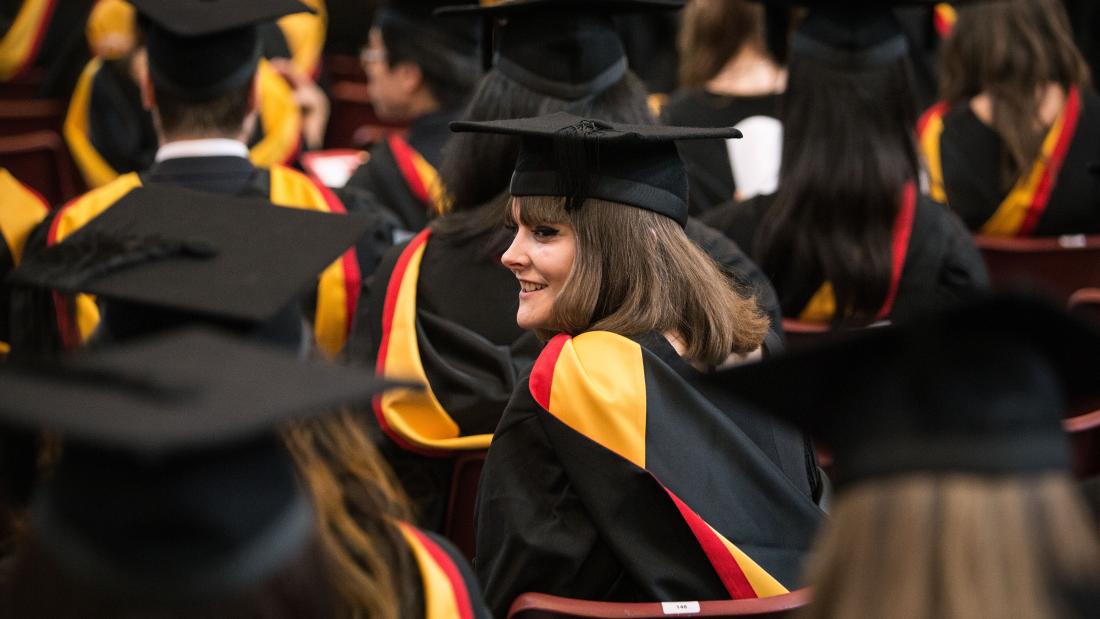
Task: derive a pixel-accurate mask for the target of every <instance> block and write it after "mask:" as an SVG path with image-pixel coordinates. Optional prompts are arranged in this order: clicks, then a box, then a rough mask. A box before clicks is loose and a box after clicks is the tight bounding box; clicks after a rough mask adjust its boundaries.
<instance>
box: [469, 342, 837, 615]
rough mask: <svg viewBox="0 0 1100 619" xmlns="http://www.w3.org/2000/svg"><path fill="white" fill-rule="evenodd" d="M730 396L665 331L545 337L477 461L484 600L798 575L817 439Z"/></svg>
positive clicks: (733, 585) (757, 586)
mask: <svg viewBox="0 0 1100 619" xmlns="http://www.w3.org/2000/svg"><path fill="white" fill-rule="evenodd" d="M733 395H735V394H728V393H726V392H725V390H724V389H723V386H722V385H721V384H719V383H717V382H716V381H714V380H711V379H710V378H709V377H708V375H707V374H704V373H701V372H699V371H697V370H695V369H694V368H692V367H691V366H690V365H688V364H687V363H685V362H684V361H682V360H681V359H680V358H679V357H678V356H677V354H676V353H675V351H674V350H673V349H672V347H671V346H670V345H669V344H668V342H667V341H665V339H664V338H663V337H661V336H650V337H648V338H645V339H643V340H642V341H641V342H640V343H639V342H636V341H633V340H630V339H627V338H624V337H621V336H618V335H614V334H610V333H607V332H590V333H585V334H582V335H579V336H577V337H574V338H570V337H568V336H566V335H559V336H556V337H555V338H554V339H552V340H550V342H549V343H547V345H546V348H545V349H544V350H543V352H542V354H541V355H540V356H539V359H538V361H536V363H535V365H534V366H533V368H532V370H531V371H530V373H529V374H528V375H527V376H525V377H524V379H523V380H522V381H520V384H519V385H518V387H517V389H516V392H515V393H514V394H513V397H512V400H511V401H510V402H509V404H508V407H507V409H506V410H505V412H504V416H503V418H502V419H501V422H500V426H499V427H498V428H497V432H496V435H495V437H494V440H493V444H492V447H490V449H489V455H488V458H487V460H486V462H485V468H484V469H483V472H482V478H481V486H480V489H479V494H478V508H477V510H478V511H477V556H476V559H475V567H476V569H477V572H478V576H479V577H480V579H481V582H482V583H483V585H484V586H485V594H486V600H487V601H488V602H489V607H490V608H491V609H492V610H493V612H494V613H495V614H496V615H497V616H500V617H503V616H504V612H505V611H506V609H507V608H508V606H509V605H510V604H511V603H512V601H513V600H514V599H515V598H516V597H517V596H518V595H520V594H522V593H524V592H528V591H539V592H544V593H549V594H553V595H561V596H566V597H572V598H581V599H587V600H606V601H623V602H630V601H671V600H713V599H730V598H751V597H766V596H769V595H775V594H779V593H783V592H785V591H787V590H791V589H794V588H797V587H798V586H800V585H801V583H800V581H799V573H800V572H801V569H802V559H803V557H804V555H805V553H806V552H807V551H808V550H809V548H810V546H811V543H812V540H813V536H814V534H815V531H816V529H817V526H818V525H819V523H820V522H821V521H822V519H823V514H822V512H821V510H820V509H819V508H818V506H817V505H816V504H815V503H814V499H813V497H814V495H815V492H816V491H817V489H818V488H817V486H818V484H819V478H818V477H817V469H816V464H815V460H814V456H813V450H812V448H810V447H808V445H807V443H806V441H805V439H804V437H803V436H802V435H801V434H800V433H799V432H797V431H796V430H794V429H791V428H788V427H786V426H783V425H781V424H779V423H778V422H775V421H773V420H771V419H769V418H767V417H765V416H763V415H760V414H757V413H754V412H751V411H749V410H747V409H745V408H743V407H742V406H739V405H738V404H736V402H735V400H734V399H733Z"/></svg>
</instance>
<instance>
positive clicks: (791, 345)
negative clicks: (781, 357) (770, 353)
mask: <svg viewBox="0 0 1100 619" xmlns="http://www.w3.org/2000/svg"><path fill="white" fill-rule="evenodd" d="M829 331H830V325H828V324H825V323H819V322H805V321H802V320H797V319H794V318H784V319H783V332H784V333H785V334H786V336H787V350H802V349H804V348H807V347H809V346H813V344H814V342H816V341H818V340H819V339H821V337H822V336H825V335H827V334H828V333H829Z"/></svg>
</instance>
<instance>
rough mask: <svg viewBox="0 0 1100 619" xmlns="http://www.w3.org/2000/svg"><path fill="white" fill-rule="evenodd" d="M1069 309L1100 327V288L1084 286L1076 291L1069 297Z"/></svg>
mask: <svg viewBox="0 0 1100 619" xmlns="http://www.w3.org/2000/svg"><path fill="white" fill-rule="evenodd" d="M1069 309H1070V311H1071V312H1073V313H1074V314H1077V315H1078V316H1081V317H1083V318H1084V319H1085V320H1091V321H1093V323H1095V324H1096V326H1098V327H1100V288H1082V289H1081V290H1078V291H1077V292H1074V293H1073V294H1072V295H1071V296H1070V298H1069Z"/></svg>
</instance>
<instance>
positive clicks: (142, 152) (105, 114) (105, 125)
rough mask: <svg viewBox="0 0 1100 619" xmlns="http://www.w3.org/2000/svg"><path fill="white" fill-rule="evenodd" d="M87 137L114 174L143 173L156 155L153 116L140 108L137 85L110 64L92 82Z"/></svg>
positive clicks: (98, 72)
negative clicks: (141, 171)
mask: <svg viewBox="0 0 1100 619" xmlns="http://www.w3.org/2000/svg"><path fill="white" fill-rule="evenodd" d="M88 133H89V135H88V138H89V140H90V141H91V143H92V145H93V146H94V147H95V149H96V151H98V152H99V154H100V156H101V157H103V159H104V161H106V162H107V163H108V164H109V165H110V166H111V168H112V169H114V171H115V172H118V173H119V174H125V173H127V172H134V171H140V170H146V169H148V168H149V166H151V165H152V164H153V158H154V156H155V155H156V152H157V133H156V129H155V128H154V127H153V117H152V115H151V114H149V112H148V111H146V110H145V109H144V108H143V107H142V105H141V92H140V91H139V90H138V86H137V84H135V83H134V82H133V80H131V79H130V78H129V76H127V75H125V74H122V73H121V69H120V68H119V67H116V66H115V65H114V64H113V63H106V64H104V65H103V66H102V67H101V68H100V70H99V71H97V72H96V75H95V77H94V78H93V80H92V92H91V103H90V104H89V109H88Z"/></svg>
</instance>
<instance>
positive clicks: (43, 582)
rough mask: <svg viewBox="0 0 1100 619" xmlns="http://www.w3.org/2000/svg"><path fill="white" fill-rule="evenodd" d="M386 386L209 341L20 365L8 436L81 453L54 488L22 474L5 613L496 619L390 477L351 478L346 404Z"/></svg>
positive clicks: (231, 341)
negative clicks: (40, 437) (28, 435)
mask: <svg viewBox="0 0 1100 619" xmlns="http://www.w3.org/2000/svg"><path fill="white" fill-rule="evenodd" d="M386 388H387V384H386V383H384V382H382V381H380V380H378V379H376V378H375V377H373V376H372V375H371V374H370V373H369V372H366V371H363V370H352V369H348V368H341V367H339V366H335V365H331V364H326V363H321V362H303V361H301V360H298V359H296V358H295V357H294V356H292V355H286V354H284V353H280V352H279V351H275V350H272V349H270V348H268V347H261V346H256V345H255V344H246V343H244V342H241V341H240V340H237V339H235V338H231V337H228V336H226V335H225V334H223V333H216V332H214V331H208V330H202V329H198V330H185V331H182V332H174V333H170V334H160V335H157V336H153V337H150V338H147V339H144V340H142V341H140V342H135V343H130V344H127V345H123V346H120V347H117V348H114V349H112V350H110V351H99V352H96V353H94V354H90V353H88V352H86V351H85V352H83V354H80V355H73V356H72V357H69V358H66V359H64V360H61V361H59V362H50V363H43V362H37V363H33V364H28V365H15V364H8V365H5V366H4V367H2V368H0V390H2V391H3V393H4V398H3V402H2V403H0V438H3V439H7V438H9V437H10V436H11V433H12V432H36V431H40V430H48V431H50V432H55V433H58V434H60V435H62V436H63V439H62V440H63V445H62V446H61V449H60V452H59V454H55V455H54V457H53V459H52V461H51V463H50V465H49V466H48V467H46V473H45V474H43V475H40V476H38V478H37V479H35V478H34V476H33V474H32V475H30V476H24V477H22V478H16V477H15V476H14V475H13V470H12V468H11V467H10V466H5V468H4V470H3V480H4V482H5V483H4V484H3V490H4V496H3V497H2V499H3V500H9V499H10V498H11V496H10V492H11V490H12V486H11V484H10V482H11V481H13V479H20V481H21V482H22V483H23V484H24V485H27V483H28V480H29V486H30V487H31V489H32V490H33V491H32V492H31V493H30V499H29V504H28V509H27V510H26V518H25V523H26V526H25V528H24V534H23V535H22V536H21V538H20V540H19V544H18V545H17V550H16V552H15V554H14V555H13V556H12V557H11V558H10V561H9V562H8V565H7V567H8V569H7V570H6V571H5V573H4V578H3V579H2V582H0V615H2V616H4V617H28V618H30V617H50V618H54V619H69V618H71V619H75V618H77V617H79V618H82V619H84V618H104V619H106V618H117V617H153V616H155V617H174V618H178V619H183V618H196V619H197V618H202V617H218V618H220V619H221V618H224V619H246V618H256V617H372V618H373V617H379V618H384V619H408V618H420V617H422V618H424V619H452V618H455V617H467V618H470V619H488V617H489V614H488V611H487V610H486V609H485V605H484V602H483V601H482V600H481V596H480V594H479V592H478V586H477V583H476V580H475V579H474V577H473V573H472V571H471V570H470V569H469V566H468V565H466V563H465V560H464V559H463V558H461V556H460V555H458V554H457V551H456V550H455V549H454V548H453V547H451V546H450V544H448V543H447V542H446V541H445V540H442V539H440V538H438V537H436V536H434V535H432V534H430V533H426V532H424V531H421V530H419V529H417V528H416V527H414V526H413V525H411V524H410V523H409V522H408V520H407V517H406V516H405V510H404V509H403V506H402V504H401V498H400V496H399V494H396V493H393V492H392V490H393V484H392V483H391V482H390V481H389V480H388V476H387V473H386V472H385V471H384V469H382V468H378V467H375V468H370V469H368V468H363V467H361V466H360V467H358V468H357V470H356V476H355V478H354V479H355V481H356V485H349V484H348V481H347V479H346V478H344V479H342V480H341V482H339V483H337V482H335V479H336V478H337V476H343V475H344V474H346V472H347V471H345V470H342V469H332V468H330V466H331V465H330V463H331V459H332V458H333V457H334V454H340V455H343V452H340V451H339V450H338V449H335V450H334V449H333V448H332V445H333V443H332V442H331V441H333V440H337V441H339V440H342V439H344V438H345V437H346V435H345V434H344V433H343V432H334V433H332V434H322V432H323V431H324V428H326V427H329V426H328V424H330V423H331V424H333V426H332V427H333V428H334V429H342V426H341V425H340V423H339V420H340V419H341V418H340V417H334V416H333V415H332V414H331V410H332V407H333V406H335V405H339V404H343V403H346V402H360V401H363V400H365V399H368V398H370V397H371V396H372V395H375V394H377V393H380V392H381V391H383V390H384V389H386ZM10 445H11V443H9V442H5V443H4V444H3V446H4V447H5V448H7V447H9V446H10ZM288 448H289V449H288ZM356 451H357V458H358V462H360V463H362V462H377V460H378V458H377V454H376V453H374V452H373V450H372V449H371V447H370V444H369V443H366V444H364V445H360V446H358V447H357V450H356ZM3 455H4V460H5V464H6V465H10V464H11V462H12V458H11V456H12V455H13V453H12V451H10V450H7V449H5V451H4V452H3ZM28 455H29V456H30V462H31V463H32V464H33V462H34V458H33V456H34V455H35V454H34V453H33V452H31V453H30V454H28ZM32 469H33V466H32ZM341 483H342V484H344V485H343V486H341V485H340V484H341ZM345 498H346V499H347V500H348V501H349V506H348V507H345V506H343V505H342V503H343V502H344V500H345ZM352 532H354V534H355V536H354V537H351V535H352ZM62 592H63V593H62Z"/></svg>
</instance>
